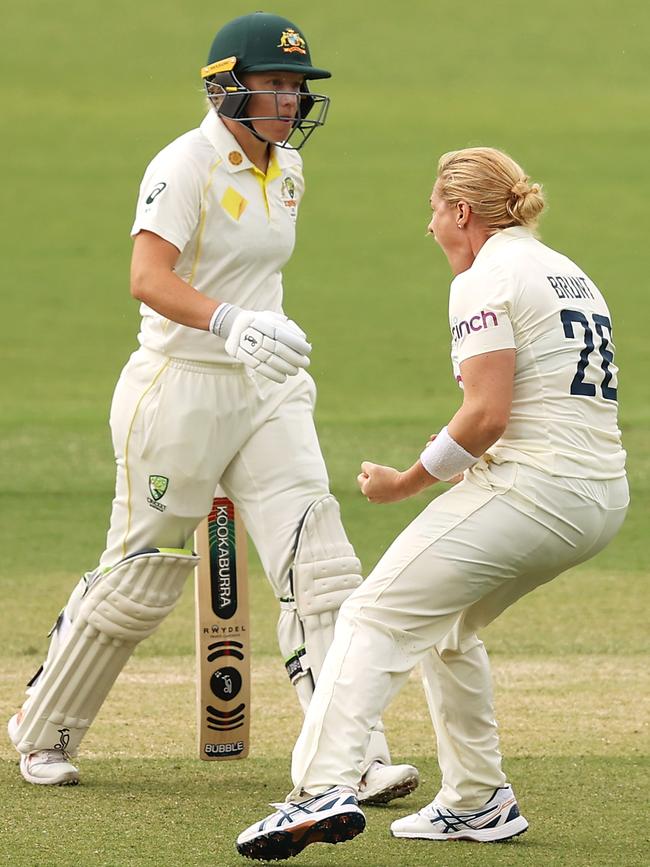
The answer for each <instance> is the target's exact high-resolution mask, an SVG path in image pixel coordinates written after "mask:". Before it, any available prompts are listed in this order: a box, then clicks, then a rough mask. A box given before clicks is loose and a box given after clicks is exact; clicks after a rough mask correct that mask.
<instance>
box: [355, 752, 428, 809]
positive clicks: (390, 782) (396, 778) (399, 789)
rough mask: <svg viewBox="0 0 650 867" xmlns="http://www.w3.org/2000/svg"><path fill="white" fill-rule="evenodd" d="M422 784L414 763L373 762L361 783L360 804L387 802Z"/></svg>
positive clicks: (401, 796) (407, 793) (406, 793)
mask: <svg viewBox="0 0 650 867" xmlns="http://www.w3.org/2000/svg"><path fill="white" fill-rule="evenodd" d="M419 785H420V775H419V773H418V769H417V768H414V767H413V765H385V764H384V763H383V762H378V761H375V762H372V763H371V765H370V767H369V768H368V770H367V771H366V772H365V774H364V775H363V777H361V782H360V783H359V795H358V798H359V803H360V804H368V805H371V804H387V803H388V802H389V801H392V800H394V799H395V798H403V797H404V796H405V795H409V794H410V793H411V792H413V791H414V790H415V789H417V787H418V786H419Z"/></svg>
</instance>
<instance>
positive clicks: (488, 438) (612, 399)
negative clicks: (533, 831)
mask: <svg viewBox="0 0 650 867" xmlns="http://www.w3.org/2000/svg"><path fill="white" fill-rule="evenodd" d="M543 207H544V196H543V194H542V190H541V188H540V186H539V185H538V184H531V183H530V182H529V179H528V177H527V176H526V174H525V173H524V171H523V170H522V168H521V167H520V166H519V165H518V164H517V163H516V162H514V160H512V159H511V158H510V157H509V156H507V155H506V154H504V153H502V152H501V151H498V150H495V149H492V148H470V149H466V150H460V151H455V152H452V153H448V154H445V155H444V156H443V157H442V158H441V159H440V162H439V166H438V176H437V179H436V182H435V185H434V188H433V192H432V194H431V208H432V211H433V216H432V219H431V223H430V225H429V227H428V231H429V233H430V234H431V235H432V236H433V237H435V239H436V241H437V242H438V244H439V245H440V246H441V247H442V249H443V251H444V253H445V255H446V256H447V259H448V261H449V264H450V266H451V270H452V272H453V274H454V280H453V282H452V284H451V290H450V296H449V326H450V331H451V355H452V363H453V371H454V376H455V378H456V380H457V381H458V383H459V385H460V386H461V388H462V389H463V400H462V405H461V407H460V408H459V410H458V411H457V412H456V413H455V415H454V416H453V417H452V418H451V419H450V420H449V421H448V422H447V424H445V425H443V426H442V429H441V430H440V432H439V433H438V434H437V435H436V436H433V437H432V438H431V441H430V442H429V444H428V445H427V446H426V448H425V449H424V451H422V453H421V455H420V457H419V459H418V460H415V462H414V463H413V465H412V466H411V467H410V468H409V469H407V470H405V471H402V472H400V471H398V470H396V469H394V468H392V467H386V466H382V465H380V464H377V463H372V462H370V461H364V462H363V463H362V465H361V472H360V474H359V477H358V483H359V487H360V489H361V492H362V494H364V495H365V496H366V498H367V499H368V500H369V501H370V502H372V503H390V502H396V501H398V500H401V499H404V498H406V497H410V496H413V495H414V494H417V493H419V492H420V491H422V490H424V489H425V488H428V487H430V486H431V485H433V484H436V483H437V482H438V481H441V480H452V481H458V479H459V478H461V479H462V480H461V481H460V482H459V483H457V484H455V485H454V486H453V487H452V488H451V489H449V490H448V491H447V492H445V493H443V494H442V495H441V496H439V497H438V498H437V499H435V500H433V502H431V503H430V504H429V505H428V506H426V508H425V509H424V510H423V511H422V513H421V514H420V515H419V516H418V517H417V518H416V519H415V520H414V521H413V522H412V523H411V524H410V526H408V527H407V528H406V529H405V530H404V532H403V533H402V534H401V535H400V536H398V538H397V539H396V540H395V541H394V542H393V543H392V545H391V546H390V547H389V548H388V550H387V551H386V553H385V554H384V556H383V557H382V558H381V560H380V561H379V563H378V564H377V566H376V567H375V569H374V570H373V571H372V573H371V574H370V575H369V576H368V578H367V579H366V581H365V582H364V584H363V585H362V586H360V587H359V588H358V590H356V591H355V592H354V593H353V594H352V596H350V598H349V599H348V600H347V601H346V602H345V604H344V605H343V606H342V608H341V612H340V615H339V619H338V622H337V626H336V635H335V639H334V642H333V644H332V646H331V647H330V650H329V652H328V655H327V658H326V660H325V664H324V666H323V669H322V671H321V675H320V678H319V681H318V684H317V686H316V691H315V693H314V697H313V700H312V703H311V705H310V707H309V710H308V712H307V715H306V717H305V722H304V725H303V728H302V731H301V733H300V736H299V738H298V741H297V743H296V746H295V748H294V752H293V763H292V777H293V783H294V788H293V790H292V792H291V793H290V794H289V796H288V797H287V801H286V803H284V804H281V805H277V806H278V807H279V809H278V811H277V812H276V813H273V814H271V815H270V816H268V817H267V818H266V819H264V820H262V821H261V822H257V823H256V824H255V825H252V826H251V827H250V828H248V829H247V830H246V831H244V832H242V834H240V836H239V838H238V841H237V846H238V849H239V851H240V852H241V853H242V854H244V855H247V856H248V857H251V858H278V859H279V858H287V857H289V856H291V855H294V854H296V853H297V852H298V851H300V850H301V849H303V848H304V847H305V846H307V845H309V844H310V843H313V842H316V841H319V840H321V841H322V840H324V841H325V842H330V843H336V842H340V841H343V840H347V839H350V838H351V837H353V836H355V835H356V834H358V833H359V832H360V831H362V830H363V828H364V825H365V819H364V817H363V813H362V811H361V810H360V809H359V806H358V804H357V799H356V789H355V778H356V775H355V768H356V767H357V766H358V763H359V761H360V759H361V757H362V756H363V751H364V748H365V744H366V742H367V737H368V736H367V731H368V729H369V728H371V727H372V725H373V723H374V722H375V721H376V720H378V719H379V717H380V715H381V713H382V711H383V709H384V707H385V706H386V705H387V704H388V702H390V701H391V699H392V698H393V697H394V695H395V694H396V693H397V691H398V690H399V689H400V687H401V686H402V685H403V684H404V682H405V681H406V679H407V677H408V675H409V672H410V671H411V670H412V669H413V667H414V666H415V665H416V664H418V663H420V664H421V666H422V671H423V679H424V688H425V693H426V697H427V701H428V705H429V709H430V712H431V718H432V722H433V727H434V729H435V734H436V737H437V754H438V762H439V764H440V769H441V774H442V782H441V787H440V790H439V791H438V793H437V795H436V796H435V798H434V800H433V801H432V802H431V803H430V804H428V805H427V806H425V807H423V808H422V809H421V810H420V811H419V812H418V813H414V814H412V815H409V816H406V817H405V818H403V819H398V820H396V821H394V822H393V823H392V825H391V833H392V834H393V835H394V836H395V837H406V838H422V839H425V840H434V841H445V840H455V839H471V840H476V841H480V842H493V841H499V840H507V839H510V838H511V837H515V836H517V835H519V834H521V833H523V832H524V831H525V830H526V829H527V827H528V823H527V821H526V819H525V818H524V817H523V816H522V815H521V813H520V810H519V806H518V803H517V800H516V798H515V795H514V793H513V790H512V788H511V786H510V783H509V781H508V779H507V778H506V776H505V774H504V772H503V770H502V767H501V754H500V752H499V742H498V736H497V728H496V722H495V720H494V711H493V707H492V698H491V685H490V670H489V664H488V658H487V654H486V651H485V648H484V646H483V644H482V642H481V641H480V639H479V638H478V636H477V632H478V631H479V630H480V629H481V628H482V627H484V626H486V625H487V624H488V623H490V622H491V621H492V620H494V618H495V617H497V616H498V615H499V614H500V613H501V612H502V611H503V610H504V609H505V608H507V607H508V606H509V605H512V603H513V602H515V601H516V600H517V599H519V598H520V597H522V596H523V595H524V594H526V593H529V592H530V591H531V590H534V589H535V588H536V587H538V586H539V585H541V584H544V583H546V582H547V581H550V580H551V579H552V578H554V577H555V576H556V575H558V574H560V573H561V572H563V571H564V570H566V569H569V568H570V567H572V566H575V565H576V564H577V563H580V562H583V561H584V560H587V559H588V558H590V557H593V556H594V555H595V554H597V553H598V552H599V551H600V550H601V549H602V548H603V547H604V546H605V545H607V544H608V542H609V541H610V540H611V539H612V538H613V537H614V535H615V534H616V533H617V531H618V529H619V528H620V526H621V524H622V522H623V519H624V516H625V513H626V509H627V505H628V488H627V481H626V477H625V452H624V451H623V448H622V445H621V438H620V432H619V429H618V424H617V397H618V391H617V367H616V364H615V349H614V343H613V336H612V317H611V314H610V311H609V309H608V307H607V304H606V302H605V300H604V298H603V296H602V294H601V292H600V290H599V289H598V288H597V286H596V285H595V284H594V282H593V280H591V279H590V277H589V276H588V275H587V274H586V273H585V272H584V271H583V270H582V268H581V267H580V266H579V265H577V264H575V263H574V262H573V261H571V260H570V259H568V258H567V257H566V256H564V255H562V254H560V253H558V252H556V251H554V250H551V249H550V248H549V247H546V246H545V245H544V244H542V243H541V242H540V241H539V240H537V238H536V236H535V231H534V230H535V227H536V223H537V220H538V217H539V215H540V213H541V211H542V209H543ZM405 315H408V313H405ZM461 474H462V475H461Z"/></svg>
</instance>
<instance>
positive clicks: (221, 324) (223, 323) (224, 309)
mask: <svg viewBox="0 0 650 867" xmlns="http://www.w3.org/2000/svg"><path fill="white" fill-rule="evenodd" d="M239 313H241V307H237V306H236V305H235V304H229V303H228V302H227V301H222V302H221V304H220V305H219V306H218V307H217V309H216V310H215V311H214V313H213V314H212V316H211V317H210V326H209V327H210V331H211V332H212V333H213V334H216V335H217V337H223V338H224V339H225V338H226V337H228V335H229V334H230V329H231V328H232V323H233V322H234V321H235V319H236V318H237V315H238V314H239Z"/></svg>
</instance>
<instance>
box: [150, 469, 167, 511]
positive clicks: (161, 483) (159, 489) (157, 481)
mask: <svg viewBox="0 0 650 867" xmlns="http://www.w3.org/2000/svg"><path fill="white" fill-rule="evenodd" d="M168 487H169V479H168V478H167V476H149V491H150V493H151V496H150V497H147V502H148V503H149V505H150V506H151V508H152V509H157V510H158V511H159V512H164V511H165V509H166V508H167V506H163V504H162V503H159V502H158V500H162V498H163V497H164V496H165V494H166V493H167V488H168Z"/></svg>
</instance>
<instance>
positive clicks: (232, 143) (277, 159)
mask: <svg viewBox="0 0 650 867" xmlns="http://www.w3.org/2000/svg"><path fill="white" fill-rule="evenodd" d="M200 129H201V132H202V133H203V135H204V136H205V137H206V138H207V140H208V141H209V142H210V144H211V145H212V147H213V148H214V149H215V150H216V152H217V153H218V154H219V156H220V157H221V160H222V163H223V165H224V167H225V168H226V171H228V172H230V173H231V174H234V173H235V172H243V171H247V170H252V171H253V172H255V173H256V174H259V175H262V172H260V170H259V169H258V168H257V166H255V165H254V164H253V163H252V162H251V161H250V160H249V159H248V157H247V156H246V154H245V153H244V151H243V150H242V148H241V146H240V144H239V142H238V141H237V139H236V138H235V136H234V135H233V134H232V133H231V132H230V130H229V129H228V127H227V126H226V125H225V123H224V122H223V121H222V120H221V118H220V117H219V115H218V114H217V113H216V111H214V109H210V111H208V113H207V114H206V116H205V117H204V118H203V120H202V122H201V126H200ZM281 151H282V148H277V147H272V148H271V158H270V159H269V167H268V169H267V171H266V180H267V182H269V181H272V180H273V179H274V178H277V177H279V176H280V175H281V174H282V157H281V156H280V153H281ZM262 177H263V175H262Z"/></svg>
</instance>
